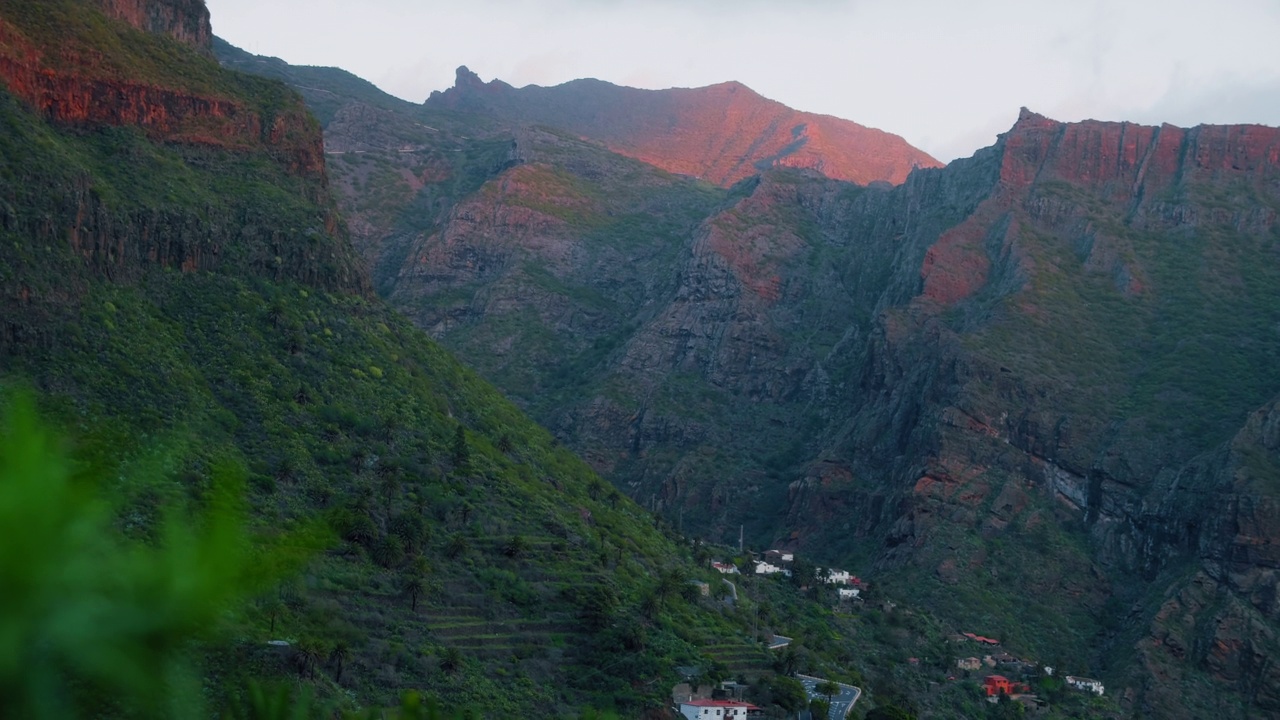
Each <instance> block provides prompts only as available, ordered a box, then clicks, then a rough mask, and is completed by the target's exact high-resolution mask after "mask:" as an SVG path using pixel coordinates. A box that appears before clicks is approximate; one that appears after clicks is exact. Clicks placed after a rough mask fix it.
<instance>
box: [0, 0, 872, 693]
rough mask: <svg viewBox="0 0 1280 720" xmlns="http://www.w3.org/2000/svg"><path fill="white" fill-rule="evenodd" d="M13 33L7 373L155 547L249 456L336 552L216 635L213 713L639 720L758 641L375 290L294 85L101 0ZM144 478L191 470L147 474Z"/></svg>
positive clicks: (5, 156) (282, 510)
mask: <svg viewBox="0 0 1280 720" xmlns="http://www.w3.org/2000/svg"><path fill="white" fill-rule="evenodd" d="M190 6H191V8H193V9H194V10H202V9H203V4H201V3H191V4H190ZM197 19H198V18H197ZM179 24H180V25H182V24H183V23H181V22H180V23H179ZM0 25H2V27H3V28H4V34H3V36H2V39H0V50H2V51H3V52H2V53H0V54H3V56H4V57H6V58H10V59H12V58H20V59H22V60H23V61H24V62H26V65H23V64H21V63H16V62H15V63H10V64H8V65H5V66H4V67H5V73H4V74H2V75H0V81H2V82H3V86H4V87H3V89H0V143H2V144H3V145H2V146H0V149H2V152H0V293H2V294H0V297H2V298H3V304H0V327H2V328H3V334H2V335H0V358H2V360H3V366H2V367H3V371H2V373H0V383H3V385H4V386H5V387H6V388H8V387H9V386H12V385H15V384H16V385H28V386H31V387H33V388H35V389H37V390H38V392H39V395H40V398H41V401H42V403H43V405H44V406H45V409H46V411H47V412H48V413H49V414H51V415H52V416H54V417H55V418H57V419H58V420H60V421H62V423H63V424H64V426H65V427H67V428H68V429H69V431H70V432H71V433H72V434H73V438H72V439H73V442H74V443H75V448H76V453H77V459H78V460H79V461H81V462H82V463H83V466H84V467H85V468H92V470H86V474H87V475H89V476H91V477H92V478H94V479H96V480H97V481H99V482H101V483H102V484H103V486H104V487H103V489H104V490H105V491H106V492H107V493H109V494H111V495H112V496H115V497H118V498H119V499H120V502H121V503H122V504H121V507H120V511H119V517H118V518H117V527H118V529H119V530H120V532H121V533H122V534H124V535H126V536H128V537H130V538H133V539H135V540H137V541H139V542H146V541H148V540H149V539H150V538H151V537H152V536H153V535H154V534H155V533H156V529H157V527H158V526H159V524H160V523H161V519H162V518H163V516H164V515H165V514H166V512H167V509H168V508H169V507H172V506H173V505H175V504H179V503H181V502H183V501H184V500H189V501H191V502H194V503H196V504H199V503H200V502H203V501H205V500H206V499H207V497H208V496H207V493H209V491H210V488H209V483H210V477H211V474H212V469H211V468H213V467H215V466H221V465H226V464H231V465H235V466H240V467H242V468H244V469H245V470H246V472H247V474H248V478H249V488H250V491H249V496H248V497H247V498H246V500H247V501H248V503H249V505H250V506H251V507H252V510H253V516H252V517H253V531H254V532H255V533H257V534H258V535H259V536H262V537H265V538H277V537H279V536H280V534H281V533H285V532H288V531H290V530H292V529H295V528H299V527H310V528H315V527H316V526H317V525H319V526H322V527H325V528H327V529H328V531H329V532H331V533H332V534H333V536H334V541H333V542H332V543H328V544H327V545H326V548H327V549H326V550H324V551H323V552H320V553H319V554H317V555H316V556H315V557H314V558H313V559H312V561H311V562H310V563H309V564H308V565H307V568H306V570H305V571H304V573H303V574H302V575H301V576H300V577H298V578H295V579H291V580H290V581H288V582H287V583H285V584H284V585H282V586H281V587H280V588H279V589H278V592H276V593H273V594H272V595H271V596H269V597H263V598H260V599H259V600H258V602H256V603H255V604H254V605H253V606H251V607H248V608H240V609H238V610H237V612H236V613H234V615H229V617H228V618H227V622H228V623H229V625H230V629H231V632H230V634H229V636H228V638H227V639H225V640H223V641H220V642H215V643H211V644H205V645H202V646H201V647H199V648H198V652H199V653H200V654H201V655H202V656H203V660H204V669H205V671H206V678H205V680H206V682H205V684H204V686H203V691H204V694H205V695H206V697H208V698H210V699H212V701H213V703H214V705H215V706H216V705H217V704H218V703H219V702H220V701H221V700H222V699H223V697H222V696H223V694H224V693H230V694H232V695H234V694H236V693H237V692H242V691H243V688H244V686H245V683H246V682H247V681H248V680H250V679H255V680H262V679H280V680H285V681H288V682H296V683H302V684H305V685H309V686H312V687H313V688H315V689H317V690H318V691H319V692H320V694H321V695H322V696H324V697H326V698H330V699H333V700H335V701H336V702H338V703H340V704H343V705H346V706H348V707H350V706H352V705H371V706H377V705H387V704H390V703H392V702H394V700H395V698H396V697H397V696H398V695H399V693H400V692H401V691H403V690H406V689H421V690H426V691H429V692H430V693H432V694H433V695H435V696H437V697H439V698H440V699H441V700H442V701H443V702H444V703H445V704H446V706H452V707H469V708H473V709H475V710H478V711H480V712H483V713H485V714H489V715H495V716H499V715H501V716H522V717H560V716H566V715H569V714H573V713H576V712H577V710H578V709H580V708H582V707H583V706H585V705H587V704H594V705H597V706H609V707H614V708H616V709H618V710H620V711H621V712H623V713H625V714H627V715H629V716H639V715H641V714H642V713H643V712H644V711H646V709H649V708H652V707H655V706H660V705H661V704H662V701H661V700H660V698H661V696H662V695H663V693H665V691H666V689H667V688H668V687H669V686H670V685H671V684H672V683H674V682H675V680H676V675H675V672H674V666H675V665H677V664H696V663H706V664H708V665H710V659H709V658H708V657H707V656H706V655H704V653H703V652H702V651H701V649H700V648H704V647H705V648H711V647H713V646H722V645H724V643H725V638H726V637H735V636H742V635H746V634H748V628H749V624H748V620H747V617H746V615H745V614H743V612H742V611H741V610H740V609H734V608H726V606H725V605H724V604H722V603H720V602H718V600H717V599H716V598H715V597H710V596H709V597H708V598H707V599H706V600H705V601H704V600H699V599H698V596H697V594H696V592H690V590H691V589H693V588H694V586H692V585H690V584H689V583H688V582H687V580H689V579H692V578H703V579H704V580H711V579H713V578H711V577H710V576H709V574H708V573H709V571H708V570H707V569H705V568H704V567H695V566H693V565H692V564H691V563H690V561H689V558H688V550H687V546H685V545H684V544H677V543H675V542H674V541H672V540H671V539H669V538H668V537H666V536H665V535H664V534H662V533H661V532H660V531H659V530H658V529H657V528H656V527H655V525H657V523H656V522H655V521H654V519H653V518H652V517H651V516H649V515H647V514H646V513H644V512H643V511H642V510H641V509H640V508H639V507H637V506H636V505H634V504H633V503H631V502H630V501H629V500H627V499H625V498H624V497H622V496H621V495H620V494H619V493H617V492H616V491H614V490H612V489H610V488H608V486H607V485H605V484H604V483H602V482H601V481H600V480H599V479H598V478H597V477H596V476H595V475H594V474H592V473H591V471H590V470H589V469H588V468H587V467H586V466H585V465H584V464H582V463H581V462H580V461H578V460H577V459H576V458H574V457H573V456H572V455H571V454H570V453H569V452H568V451H567V450H566V449H564V448H561V447H558V446H557V443H556V442H555V441H554V440H553V439H552V438H551V437H550V436H549V435H548V434H547V433H546V432H545V431H543V430H541V429H540V428H538V427H536V426H535V425H533V424H532V423H531V422H530V421H529V420H528V419H527V418H525V417H524V416H523V415H522V414H521V413H520V412H519V411H518V410H517V409H516V408H515V407H514V406H513V405H511V404H510V403H508V402H506V401H505V400H503V399H502V398H501V397H500V396H499V395H498V394H497V392H496V391H495V390H493V388H492V387H490V386H489V385H487V384H486V383H484V382H483V381H481V380H480V379H479V378H478V377H477V376H476V375H475V374H473V373H472V372H470V371H468V370H466V369H465V368H463V367H462V366H460V365H459V364H458V363H457V362H456V361H454V360H453V359H452V358H451V356H449V355H448V354H447V353H446V352H444V351H443V350H441V349H440V347H439V346H438V345H436V344H435V343H433V342H432V341H430V340H429V339H427V337H426V336H425V335H424V334H422V333H421V332H420V331H418V330H415V329H414V328H412V327H411V326H410V325H409V324H408V322H407V321H405V320H404V319H403V318H401V317H400V316H398V315H397V314H395V313H394V312H392V311H391V310H390V309H389V308H388V307H387V306H386V305H384V304H383V303H381V302H380V301H377V300H375V299H372V298H370V297H369V296H368V294H367V291H366V289H367V287H368V282H367V280H366V278H365V275H364V273H363V271H362V270H361V267H360V264H359V262H358V261H357V260H356V257H355V253H354V250H353V249H352V248H351V246H350V245H349V243H348V242H347V240H346V237H345V234H344V228H343V225H342V222H341V221H340V219H339V218H338V216H337V215H336V214H335V213H334V212H333V210H332V208H331V206H330V201H329V199H328V192H327V188H326V186H325V175H324V172H323V171H324V163H323V155H321V154H320V153H319V147H320V137H319V134H318V125H317V124H316V123H315V122H314V121H313V120H311V119H310V118H309V116H307V115H306V113H305V109H304V108H302V106H301V101H300V100H299V98H298V97H297V96H296V95H294V94H292V93H291V92H289V91H288V90H287V89H286V88H284V87H282V86H280V85H279V84H277V83H274V82H269V81H265V80H261V79H254V78H248V77H244V76H240V75H237V74H234V73H230V72H225V71H221V70H219V69H218V68H217V67H216V66H215V65H214V64H213V63H212V62H211V61H210V60H208V59H206V58H204V57H203V55H202V54H201V53H200V52H199V49H198V48H192V47H189V46H187V45H186V44H184V43H183V42H181V41H179V40H175V39H173V38H169V37H165V36H160V35H155V34H151V33H147V32H143V31H140V30H138V29H137V28H135V27H132V26H130V25H128V24H126V23H123V22H118V21H114V20H112V19H110V18H108V17H107V16H105V15H103V14H101V13H100V12H99V11H98V10H96V9H95V6H94V5H92V4H91V3H89V2H87V1H86V2H75V1H73V0H58V1H57V2H52V3H50V2H44V1H43V0H30V2H10V3H7V4H5V5H4V7H3V8H0ZM144 27H147V28H148V29H153V28H152V26H150V25H145V24H144ZM56 48H63V49H66V51H67V52H66V53H64V54H60V53H59V52H57V51H56ZM95 52H96V53H98V55H99V57H98V62H97V63H88V62H81V61H80V60H77V59H75V58H83V57H88V56H90V55H91V54H92V53H95ZM51 58H52V59H51ZM67 58H71V59H70V60H68V59H67ZM63 63H65V64H63ZM32 77H37V78H40V79H39V81H38V82H37V83H35V84H34V85H33V84H32V83H31V82H29V80H30V78H32ZM84 93H89V94H90V95H91V96H92V97H93V98H94V102H93V103H92V106H91V107H87V106H86V107H85V108H83V111H82V110H77V109H76V108H80V107H81V106H80V105H78V104H77V103H79V99H80V98H82V97H83V94H84ZM166 103H172V104H166ZM295 121H296V122H295ZM228 122H230V123H231V124H230V125H228V124H227V123H228ZM201 128H202V129H203V130H205V131H207V132H208V133H209V134H207V135H206V134H204V133H203V132H199V131H198V130H199V129H201ZM267 128H270V129H269V130H268V129H267ZM300 157H305V158H307V159H308V160H307V162H302V163H300V162H298V159H299V158H300ZM132 463H140V464H147V465H153V466H157V467H162V468H165V469H166V470H167V471H168V474H169V477H170V479H169V481H167V482H164V483H159V484H156V485H148V486H142V487H136V486H131V485H124V486H121V485H120V480H119V478H121V477H125V476H127V475H128V473H127V472H125V469H127V468H128V467H129V465H130V464H132ZM828 632H829V631H828ZM281 638H284V639H286V640H287V641H288V642H289V645H288V646H285V649H284V650H281V649H279V646H278V645H268V644H267V641H269V640H279V639H281ZM846 639H847V638H846ZM828 642H829V643H830V642H831V641H828ZM744 645H745V644H744ZM760 664H761V665H764V663H763V662H762V663H760ZM815 667H817V665H815ZM295 678H296V679H295ZM5 680H6V681H7V678H6V679H5ZM84 691H85V693H86V698H85V702H86V704H87V705H88V706H90V707H92V708H94V709H93V711H92V713H93V715H94V716H100V715H101V714H103V713H106V714H108V715H110V714H112V713H113V712H116V711H117V710H119V713H118V714H119V715H122V716H124V715H128V711H127V709H118V708H116V707H115V706H114V704H113V703H112V699H111V698H110V697H97V696H95V695H93V694H92V693H93V691H94V689H93V688H89V687H86V688H84ZM0 707H4V705H0ZM214 709H215V710H216V707H215V708H214Z"/></svg>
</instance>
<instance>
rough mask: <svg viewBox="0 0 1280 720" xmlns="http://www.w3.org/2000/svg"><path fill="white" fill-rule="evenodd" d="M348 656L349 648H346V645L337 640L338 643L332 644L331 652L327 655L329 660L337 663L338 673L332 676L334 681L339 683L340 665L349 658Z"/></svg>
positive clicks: (340, 676)
mask: <svg viewBox="0 0 1280 720" xmlns="http://www.w3.org/2000/svg"><path fill="white" fill-rule="evenodd" d="M350 654H351V648H349V647H347V644H346V643H345V642H343V641H341V640H339V641H338V642H336V643H334V646H333V651H332V652H330V653H329V660H331V661H333V662H336V663H338V672H337V673H336V674H334V676H333V679H334V680H336V681H339V682H341V680H342V663H343V662H345V661H346V659H347V658H348V657H349V656H350Z"/></svg>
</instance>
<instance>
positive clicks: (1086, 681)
mask: <svg viewBox="0 0 1280 720" xmlns="http://www.w3.org/2000/svg"><path fill="white" fill-rule="evenodd" d="M1064 679H1065V680H1066V681H1067V684H1068V685H1070V686H1071V687H1073V688H1075V689H1077V690H1084V691H1085V692H1091V693H1093V694H1094V695H1101V694H1102V693H1103V692H1104V688H1103V687H1102V681H1101V680H1094V679H1092V678H1082V677H1075V676H1074V675H1068V676H1067V677H1066V678H1064Z"/></svg>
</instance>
